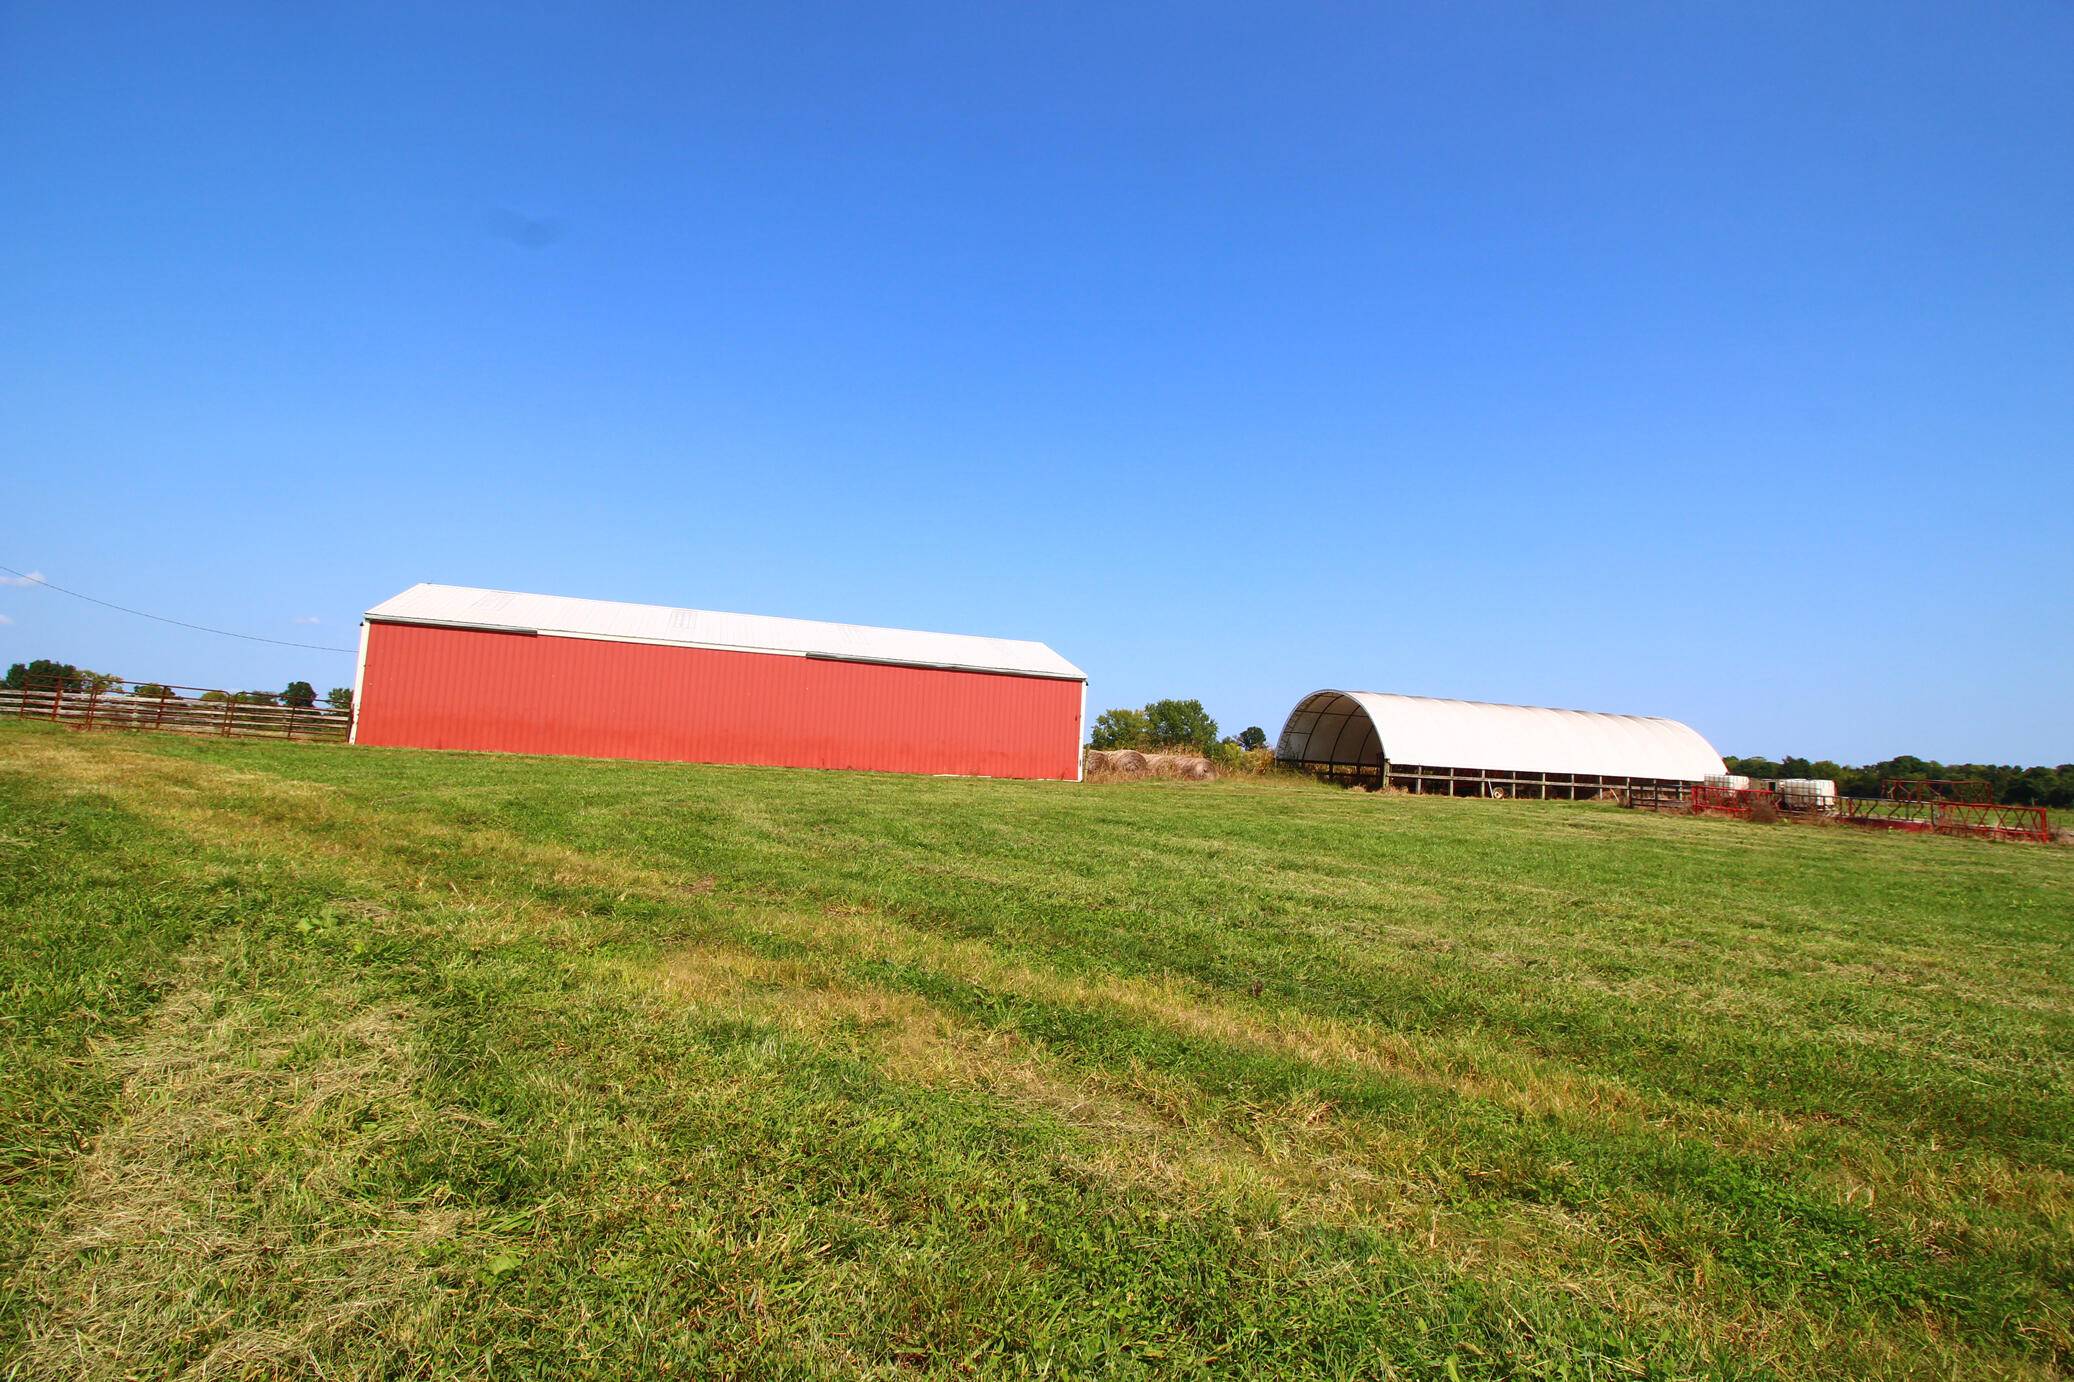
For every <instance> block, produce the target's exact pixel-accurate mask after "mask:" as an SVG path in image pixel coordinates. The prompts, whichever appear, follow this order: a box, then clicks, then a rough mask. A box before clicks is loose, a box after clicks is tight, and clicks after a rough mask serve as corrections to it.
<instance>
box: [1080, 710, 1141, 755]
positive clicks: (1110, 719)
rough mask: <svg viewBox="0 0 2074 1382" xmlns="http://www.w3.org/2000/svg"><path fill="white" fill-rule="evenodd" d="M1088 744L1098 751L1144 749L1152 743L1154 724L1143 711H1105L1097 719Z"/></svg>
mask: <svg viewBox="0 0 2074 1382" xmlns="http://www.w3.org/2000/svg"><path fill="white" fill-rule="evenodd" d="M1088 743H1089V745H1090V746H1091V747H1093V748H1098V749H1142V748H1145V747H1147V746H1149V745H1150V744H1151V743H1152V723H1151V721H1149V720H1147V719H1146V718H1145V712H1144V711H1142V710H1126V709H1124V708H1122V707H1118V708H1117V709H1114V710H1105V711H1103V712H1102V713H1101V714H1100V715H1097V716H1096V717H1095V728H1094V733H1093V734H1092V735H1090V736H1089V738H1088Z"/></svg>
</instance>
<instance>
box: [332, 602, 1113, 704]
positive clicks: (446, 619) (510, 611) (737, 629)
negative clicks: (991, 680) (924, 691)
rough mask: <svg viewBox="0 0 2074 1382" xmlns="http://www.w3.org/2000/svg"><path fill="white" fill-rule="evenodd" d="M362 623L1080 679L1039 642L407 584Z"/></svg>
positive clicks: (1075, 669) (1082, 678) (1080, 675)
mask: <svg viewBox="0 0 2074 1382" xmlns="http://www.w3.org/2000/svg"><path fill="white" fill-rule="evenodd" d="M367 617H368V618H369V619H372V620H376V621H385V622H389V623H398V624H439V625H445V626H448V627H452V628H464V629H498V630H504V631H514V632H520V633H537V634H545V635H548V636H551V637H561V638H600V639H606V640H610V641H613V642H620V643H663V644H670V645H674V646H677V647H683V648H720V649H724V650H727V651H731V652H746V653H778V654H783V655H786V656H791V657H826V658H836V659H840V660H841V661H844V662H890V663H895V664H898V665H903V666H910V667H950V668H956V669H958V670H960V671H968V672H1007V673H1010V674H1013V675H1015V676H1022V677H1057V678H1059V679H1061V680H1066V681H1085V680H1087V677H1086V674H1084V673H1083V672H1082V671H1081V670H1080V669H1079V668H1078V667H1075V666H1074V665H1073V664H1072V663H1070V662H1068V661H1066V659H1064V658H1062V657H1060V656H1059V655H1058V654H1057V653H1055V652H1053V651H1052V650H1051V649H1050V648H1047V647H1045V646H1044V645H1043V644H1042V643H1029V642H1024V641H1022V640H1020V639H1013V638H976V637H972V636H970V635H967V634H961V633H917V632H915V631H913V630H911V629H876V628H870V627H868V626H866V625H862V624H824V623H820V622H818V621H816V620H812V619H780V618H776V617H774V616H772V615H766V614H720V613H716V612H714V611H712V610H705V609H673V608H671V607H670V606H668V605H630V604H625V603H623V602H621V601H618V600H578V599H574V598H572V597H570V596H566V595H526V594H521V593H520V592H518V591H514V590H478V589H476V588H475V587H473V586H465V585H414V586H412V587H411V588H410V589H409V590H406V591H404V592H403V593H402V594H401V595H397V596H394V597H392V598H390V599H387V600H384V601H382V602H381V603H380V604H378V605H376V606H375V607H374V608H373V609H371V610H369V611H368V612H367Z"/></svg>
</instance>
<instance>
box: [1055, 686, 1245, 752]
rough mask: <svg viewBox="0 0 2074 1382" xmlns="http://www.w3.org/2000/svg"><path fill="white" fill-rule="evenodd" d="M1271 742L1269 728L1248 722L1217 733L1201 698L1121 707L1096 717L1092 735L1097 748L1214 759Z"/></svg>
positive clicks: (1214, 723)
mask: <svg viewBox="0 0 2074 1382" xmlns="http://www.w3.org/2000/svg"><path fill="white" fill-rule="evenodd" d="M1266 743H1267V731H1266V730H1264V729H1262V728H1261V727H1260V726H1259V725H1248V726H1246V728H1244V729H1242V730H1240V731H1239V732H1238V733H1237V734H1229V735H1225V736H1224V737H1223V738H1221V739H1220V738H1219V737H1218V735H1217V722H1216V721H1215V720H1213V719H1211V718H1210V712H1209V711H1207V710H1205V709H1203V703H1202V702H1201V701H1197V700H1186V701H1184V700H1162V701H1153V702H1151V703H1150V704H1148V705H1146V706H1145V707H1144V708H1143V709H1140V710H1132V709H1130V708H1129V707H1128V706H1118V707H1116V708H1114V709H1111V710H1105V711H1103V712H1102V713H1101V714H1099V715H1097V716H1095V724H1094V729H1093V730H1092V731H1091V732H1090V733H1089V735H1088V747H1089V748H1094V749H1139V750H1143V751H1146V752H1151V753H1199V754H1202V755H1203V756H1204V757H1206V758H1209V759H1211V760H1213V761H1222V760H1225V759H1229V758H1232V757H1234V756H1235V755H1237V754H1242V753H1250V752H1251V751H1253V750H1254V749H1257V748H1260V747H1262V746H1263V745H1265V744H1266Z"/></svg>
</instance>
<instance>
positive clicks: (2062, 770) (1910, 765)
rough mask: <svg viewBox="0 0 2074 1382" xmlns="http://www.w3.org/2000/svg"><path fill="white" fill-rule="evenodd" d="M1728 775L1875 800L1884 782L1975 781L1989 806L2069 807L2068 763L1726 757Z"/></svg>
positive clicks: (2072, 780)
mask: <svg viewBox="0 0 2074 1382" xmlns="http://www.w3.org/2000/svg"><path fill="white" fill-rule="evenodd" d="M1722 761H1723V762H1724V763H1726V764H1728V770H1729V771H1730V772H1732V773H1741V774H1743V775H1744V776H1745V777H1815V778H1824V777H1826V778H1828V779H1830V780H1831V781H1833V782H1835V783H1836V790H1837V791H1838V792H1840V793H1842V794H1843V795H1844V796H1847V797H1877V796H1878V795H1879V794H1880V784H1881V783H1882V782H1883V781H1884V780H1885V779H1887V778H1890V777H1933V778H1952V779H1965V778H1978V779H1980V780H1981V781H1983V782H1986V783H1987V784H1988V786H1989V788H1990V789H1991V790H1992V791H1993V792H1994V796H1995V800H1996V801H2002V802H2009V803H2011V804H2013V805H2016V806H2058V807H2069V806H2074V763H2062V764H2060V765H2059V766H2058V767H2053V768H2046V767H2034V768H2025V767H2017V766H2015V765H2013V764H2006V763H1939V762H1936V761H1935V760H1933V759H1928V758H1917V757H1915V756H1914V755H1913V754H1902V755H1901V756H1900V757H1899V758H1885V759H1882V760H1880V761H1879V762H1877V763H1870V764H1866V765H1864V766H1862V767H1850V766H1847V765H1845V764H1842V763H1832V762H1830V761H1829V760H1828V759H1826V758H1822V759H1813V760H1810V759H1806V758H1781V759H1777V760H1774V759H1770V758H1737V757H1735V756H1733V755H1729V756H1726V757H1724V758H1723V759H1722Z"/></svg>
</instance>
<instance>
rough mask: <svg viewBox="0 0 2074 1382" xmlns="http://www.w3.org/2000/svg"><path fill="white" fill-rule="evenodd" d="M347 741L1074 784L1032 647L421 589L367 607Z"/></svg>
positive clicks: (1049, 666) (1049, 683) (1044, 654)
mask: <svg viewBox="0 0 2074 1382" xmlns="http://www.w3.org/2000/svg"><path fill="white" fill-rule="evenodd" d="M354 706H355V710H356V712H357V714H356V716H355V723H354V727H353V741H354V742H355V743H359V744H384V745H392V746H399V747H407V748H421V749H478V750H488V751H492V752H498V753H547V754H574V755H579V756H583V757H590V758H647V759H659V760H666V761H671V762H684V763H763V764H770V765H773V766H778V767H789V768H864V769H870V770H873V771H877V772H896V773H957V774H965V775H970V776H976V777H1041V778H1063V779H1067V780H1077V779H1078V778H1079V776H1080V738H1081V724H1082V720H1083V719H1084V717H1085V715H1086V713H1087V678H1086V676H1085V675H1084V674H1083V673H1082V672H1081V670H1080V669H1079V668H1078V667H1075V666H1074V665H1073V664H1072V663H1070V662H1068V661H1066V660H1065V659H1064V658H1062V657H1060V656H1059V655H1058V654H1057V653H1055V652H1053V651H1052V650H1051V649H1050V648H1047V647H1045V646H1044V645H1043V644H1042V643H1025V642H1019V641H1015V640H1012V639H1002V638H974V637H968V636H966V635H963V634H951V633H915V632H911V631H909V630H905V629H874V628H864V627H860V626H858V625H854V624H822V623H815V622H813V621H810V620H805V619H776V618H769V617H766V616H763V615H754V614H715V613H712V612H711V611H708V610H698V609H670V608H667V607H665V606H662V605H630V604H621V603H618V602H616V601H611V600H575V599H569V598H566V597H563V596H559V595H521V594H517V593H515V592H512V591H508V590H475V589H471V588H469V587H466V586H453V585H415V586H412V587H411V588H410V589H409V590H406V591H404V592H403V593H402V594H401V595H398V596H396V597H395V598H394V599H391V600H384V601H383V602H382V603H381V604H378V605H376V606H375V607H374V608H373V609H371V610H369V611H368V612H367V618H366V621H365V622H364V623H363V624H362V625H361V626H360V670H359V676H358V678H357V681H356V687H355V694H354Z"/></svg>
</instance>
